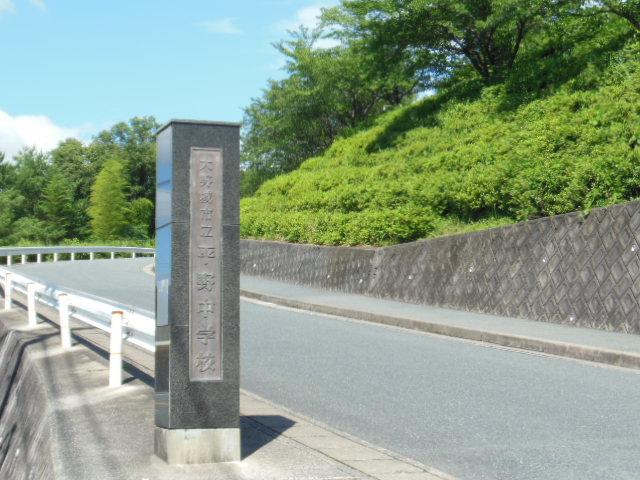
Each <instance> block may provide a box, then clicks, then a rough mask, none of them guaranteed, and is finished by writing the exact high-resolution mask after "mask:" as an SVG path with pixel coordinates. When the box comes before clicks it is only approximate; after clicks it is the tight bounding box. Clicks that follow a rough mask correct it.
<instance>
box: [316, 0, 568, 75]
mask: <svg viewBox="0 0 640 480" xmlns="http://www.w3.org/2000/svg"><path fill="white" fill-rule="evenodd" d="M561 3H563V2H561V1H560V2H558V1H552V0H525V1H523V0H434V1H430V2H425V1H423V0H345V1H343V2H342V5H341V6H339V7H335V8H334V9H332V10H330V11H328V12H327V13H326V14H325V18H326V20H327V21H328V22H331V23H333V24H337V25H338V27H339V28H341V29H342V31H343V32H344V31H346V32H347V34H348V35H350V36H351V37H352V38H362V39H364V40H365V41H366V43H367V45H368V46H369V49H370V50H371V51H372V52H374V53H378V54H379V53H380V52H383V53H384V54H388V51H392V52H396V58H406V57H408V58H409V59H410V60H408V61H409V62H412V63H413V64H414V65H415V67H416V68H417V69H423V70H427V71H430V72H431V73H432V75H434V76H436V77H441V76H443V75H444V76H448V75H450V74H451V73H452V72H455V71H457V70H459V69H460V67H461V66H470V67H471V68H472V69H473V70H474V71H475V72H476V73H477V74H479V75H480V76H481V77H482V78H483V79H484V80H485V81H487V82H490V81H494V80H496V79H500V78H503V77H504V76H505V74H506V73H507V72H508V71H509V70H511V69H512V68H513V65H514V63H515V61H516V59H517V57H518V54H519V52H520V49H521V47H522V45H523V43H524V41H525V38H526V37H527V36H528V35H529V34H530V33H531V32H532V31H533V30H536V29H538V28H539V27H540V26H541V25H543V24H544V23H545V22H549V20H550V19H551V18H552V16H553V15H554V14H557V13H558V6H559V5H558V4H561Z"/></svg>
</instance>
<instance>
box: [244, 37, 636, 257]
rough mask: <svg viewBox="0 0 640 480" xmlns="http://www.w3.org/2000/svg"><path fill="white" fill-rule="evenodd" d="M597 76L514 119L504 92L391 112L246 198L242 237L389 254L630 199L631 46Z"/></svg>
mask: <svg viewBox="0 0 640 480" xmlns="http://www.w3.org/2000/svg"><path fill="white" fill-rule="evenodd" d="M606 65H607V66H606V68H600V67H598V68H600V69H599V70H598V72H599V76H596V75H595V74H594V70H593V69H591V68H585V69H584V70H583V71H582V73H581V74H578V75H576V76H574V77H573V79H572V81H565V82H564V83H562V84H561V85H560V86H558V87H557V88H556V89H555V91H554V92H553V93H548V92H546V93H545V95H540V96H539V97H538V98H531V99H529V100H528V101H527V102H519V103H518V104H517V105H516V106H515V107H513V108H505V105H513V104H514V102H512V101H511V100H510V96H511V95H513V93H512V92H511V91H510V88H512V86H510V85H509V84H508V83H506V84H502V85H497V86H492V87H488V88H485V89H484V90H483V91H482V92H481V93H480V94H479V95H477V94H474V95H475V96H474V97H473V98H469V99H468V100H467V101H463V100H461V99H460V98H459V96H456V95H455V94H452V93H451V91H443V92H441V93H440V94H438V95H437V96H434V97H429V98H426V99H424V100H423V101H422V102H420V103H417V104H414V105H411V106H405V107H401V108H398V109H396V110H394V111H391V112H388V113H387V114H385V115H383V116H381V117H379V118H378V119H376V121H375V123H374V124H373V125H372V126H371V128H369V129H367V130H363V131H361V132H359V133H356V134H354V135H352V136H350V137H347V138H344V139H341V140H338V141H336V142H335V143H334V144H333V145H332V146H331V147H330V148H329V149H328V150H327V152H326V153H325V154H324V155H323V156H321V157H317V158H312V159H309V160H307V161H306V162H305V163H303V164H302V166H301V167H300V168H299V169H298V170H296V171H294V172H291V173H289V174H287V175H282V176H279V177H276V178H274V179H272V180H269V181H267V182H266V183H264V184H263V185H262V187H261V188H260V189H259V190H258V191H257V192H256V193H255V195H254V196H252V197H248V198H245V199H243V200H242V204H241V215H242V217H241V221H242V229H241V231H242V235H243V236H245V237H252V238H265V239H278V240H285V241H291V242H308V243H319V244H329V245H338V244H345V245H364V244H367V245H386V244H390V243H397V242H406V241H411V240H415V239H418V238H423V237H429V236H435V235H442V234H447V233H452V232H461V231H468V230H475V229H478V228H485V227H490V226H495V225H503V224H506V223H513V222H517V221H521V220H527V219H532V218H536V217H541V216H547V215H555V214H559V213H565V212H570V211H575V210H589V209H591V208H594V207H600V206H606V205H611V204H615V203H620V202H624V201H627V200H632V199H635V198H638V197H640V46H639V44H638V43H631V44H629V45H628V46H627V47H626V48H624V49H623V50H621V51H619V52H617V53H616V54H613V55H611V54H609V61H608V62H606ZM594 68H596V67H594ZM581 75H584V76H585V79H584V81H582V80H581ZM587 80H588V81H587ZM585 85H588V88H586V87H585ZM451 88H454V87H451Z"/></svg>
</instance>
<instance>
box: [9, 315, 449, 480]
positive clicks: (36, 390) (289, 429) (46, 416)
mask: <svg viewBox="0 0 640 480" xmlns="http://www.w3.org/2000/svg"><path fill="white" fill-rule="evenodd" d="M25 325H26V315H25V312H24V311H23V310H19V309H14V310H12V311H9V312H2V313H0V338H1V339H2V341H1V342H0V343H1V345H0V351H1V352H2V355H1V357H0V358H1V361H2V373H1V374H0V381H1V382H2V386H3V389H2V397H4V401H3V403H2V409H1V411H0V446H1V449H0V451H1V452H2V455H1V458H0V476H2V477H3V478H12V479H15V480H18V479H21V478H25V479H30V478H56V479H61V480H64V479H68V480H84V479H87V480H88V479H96V480H106V479H113V480H127V479H131V480H133V479H147V480H152V479H158V480H160V479H162V480H173V479H175V480H178V479H180V480H183V479H184V480H201V479H202V480H204V479H214V478H215V479H221V480H283V479H291V480H366V479H378V480H396V479H398V478H402V479H406V480H445V479H446V478H448V477H445V476H439V475H435V474H434V472H429V471H426V470H425V468H424V467H423V466H421V465H419V464H417V463H415V462H411V463H409V462H407V461H406V460H405V459H402V458H400V457H398V456H394V455H392V454H389V453H385V452H384V451H382V450H380V449H376V448H373V447H372V446H370V445H367V444H364V443H362V442H359V441H357V440H354V439H351V438H348V437H345V436H342V435H338V434H336V433H335V432H332V431H329V430H326V429H324V428H321V427H318V426H317V425H314V424H313V423H311V422H309V421H307V420H306V419H304V418H301V417H299V416H296V415H294V414H291V413H290V412H287V411H284V410H282V409H281V408H278V407H276V406H274V405H272V404H270V403H268V402H266V401H265V400H263V399H260V398H259V397H256V396H255V395H248V394H246V393H243V394H242V395H241V413H242V418H241V431H242V457H243V460H242V462H231V463H226V464H215V465H198V466H180V465H177V466H176V465H167V464H166V463H164V462H163V461H161V460H159V459H158V458H155V457H154V456H153V387H152V385H151V384H150V382H149V381H148V379H146V381H145V378H144V376H143V377H136V376H131V375H127V376H126V378H125V384H124V385H123V386H122V387H118V388H110V387H108V386H107V385H108V365H107V362H106V361H105V359H104V358H102V357H101V356H100V355H99V354H98V353H96V351H92V350H91V349H88V348H87V347H86V346H83V345H79V344H77V345H75V346H74V347H73V348H71V349H70V350H66V351H65V350H62V349H61V347H60V345H59V340H58V334H57V331H56V329H55V328H53V327H52V325H51V324H49V323H43V324H40V325H39V326H38V327H36V328H26V327H25ZM151 361H152V359H151ZM146 366H147V368H152V365H150V364H147V365H146ZM7 405H8V407H7V408H5V407H6V406H7ZM18 419H19V420H18Z"/></svg>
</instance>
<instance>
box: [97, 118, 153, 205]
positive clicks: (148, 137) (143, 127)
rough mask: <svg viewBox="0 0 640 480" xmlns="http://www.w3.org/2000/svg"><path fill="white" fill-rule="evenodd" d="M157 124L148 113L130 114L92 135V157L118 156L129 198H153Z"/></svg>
mask: <svg viewBox="0 0 640 480" xmlns="http://www.w3.org/2000/svg"><path fill="white" fill-rule="evenodd" d="M159 126H160V125H159V124H158V122H156V119H155V118H153V117H151V116H149V117H134V118H132V119H131V120H129V122H119V123H117V124H115V125H114V126H113V127H111V128H110V129H109V130H104V131H102V132H100V133H99V134H98V135H97V136H96V138H95V139H94V142H93V145H92V150H93V151H92V153H93V154H94V156H95V157H97V158H100V157H102V158H112V157H113V156H117V157H118V158H121V159H122V162H123V165H124V167H125V171H126V175H127V181H128V183H129V185H130V186H131V191H130V194H131V197H132V198H141V197H144V198H148V199H149V200H151V201H154V199H155V178H156V177H155V161H156V144H155V132H156V130H157V129H158V127H159Z"/></svg>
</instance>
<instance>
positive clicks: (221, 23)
mask: <svg viewBox="0 0 640 480" xmlns="http://www.w3.org/2000/svg"><path fill="white" fill-rule="evenodd" d="M200 25H201V26H202V27H204V28H205V29H206V30H207V31H209V32H211V33H221V34H224V35H239V34H241V33H242V30H240V28H238V27H237V26H236V24H235V23H233V20H232V19H230V18H222V19H220V20H208V21H206V22H201V23H200Z"/></svg>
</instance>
